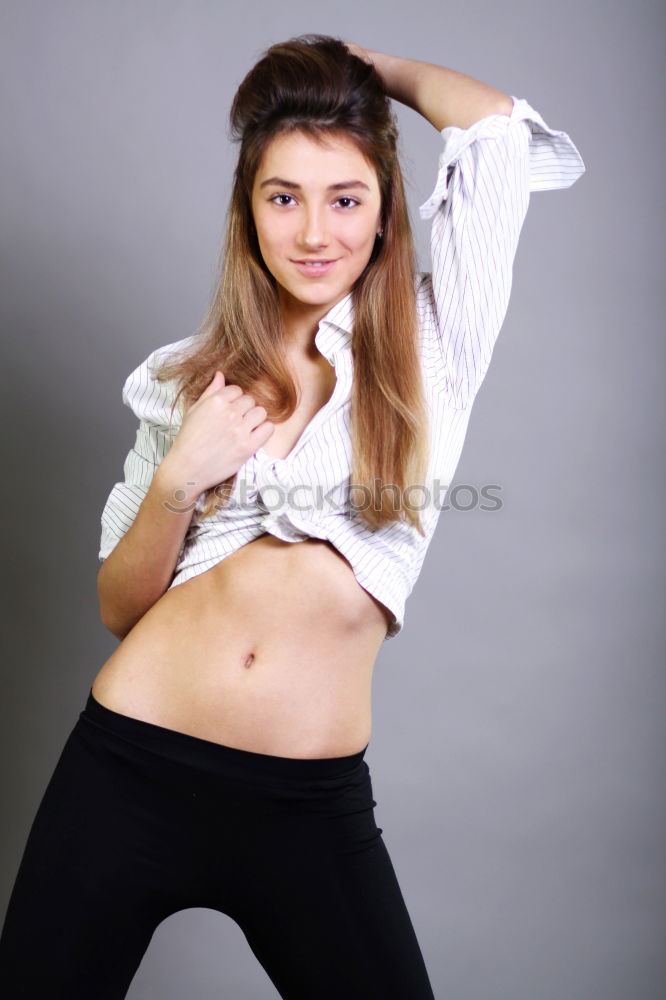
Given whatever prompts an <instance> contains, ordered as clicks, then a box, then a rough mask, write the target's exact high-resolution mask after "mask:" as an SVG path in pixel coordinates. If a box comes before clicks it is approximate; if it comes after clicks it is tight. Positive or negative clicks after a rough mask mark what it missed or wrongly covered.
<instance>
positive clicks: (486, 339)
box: [99, 97, 585, 639]
mask: <svg viewBox="0 0 666 1000" xmlns="http://www.w3.org/2000/svg"><path fill="white" fill-rule="evenodd" d="M513 102H514V104H513V110H512V113H511V115H510V116H509V115H498V114H494V115H490V116H488V117H486V118H483V119H481V120H480V121H478V122H476V123H475V124H474V125H472V126H471V127H470V128H468V129H460V128H458V127H456V126H450V127H447V128H444V129H442V130H441V136H442V140H443V149H442V152H441V153H440V157H439V169H438V173H437V181H436V184H435V188H434V190H433V192H432V194H431V196H430V198H428V200H427V201H426V202H425V203H424V204H423V205H421V206H420V209H419V211H420V215H421V218H422V219H429V218H432V220H433V221H432V229H431V238H430V248H431V260H432V273H430V272H427V273H426V272H421V273H419V275H418V278H417V309H418V318H419V324H418V329H419V348H420V356H421V359H422V369H423V378H424V386H425V392H426V399H427V402H428V407H429V414H430V421H431V442H430V443H431V447H430V460H429V469H428V476H427V478H426V480H425V490H423V489H420V490H417V489H415V490H414V491H413V495H412V493H410V495H409V500H410V502H411V503H412V504H416V505H417V506H418V509H419V511H420V514H421V519H422V523H423V526H424V530H425V537H422V536H421V535H419V533H418V532H417V531H416V529H415V528H414V527H412V526H411V525H408V524H406V523H404V522H394V523H392V524H390V525H388V526H386V527H383V528H381V529H379V530H378V531H374V532H373V531H371V530H369V529H368V528H366V527H365V526H364V524H363V523H362V522H361V520H360V515H359V514H358V513H357V512H355V511H353V510H352V509H351V507H350V504H349V484H350V481H351V479H350V476H351V438H350V405H351V386H352V377H353V363H352V354H351V338H352V329H353V317H354V309H353V302H352V294H351V292H350V293H349V294H348V295H347V296H346V297H345V298H343V299H342V300H340V301H339V302H338V303H336V305H334V306H333V308H332V309H330V310H329V312H328V313H327V314H326V316H325V317H324V318H323V319H322V320H321V321H320V323H319V328H318V330H317V333H316V335H315V343H316V345H317V347H318V349H319V351H320V352H321V353H322V354H323V355H324V356H325V357H326V358H327V359H328V361H329V362H330V364H331V365H333V366H334V368H335V373H336V376H337V381H336V384H335V388H334V391H333V394H332V396H331V398H330V399H329V400H328V402H327V403H326V404H325V405H324V406H323V407H322V408H321V409H320V410H319V411H318V412H317V413H316V414H315V416H314V417H313V419H312V420H311V421H310V423H309V424H308V425H307V426H306V428H305V429H304V431H303V433H302V434H301V436H300V438H299V439H298V441H297V442H296V444H295V445H294V447H293V448H292V450H291V451H290V452H289V454H288V455H287V457H286V458H282V459H275V458H271V457H270V456H269V455H267V454H266V452H265V451H264V449H263V448H259V449H258V450H257V452H256V453H255V454H254V455H251V456H250V458H249V459H248V460H247V462H246V463H245V464H244V465H243V466H241V468H240V469H239V470H238V474H237V477H236V485H235V489H234V492H233V494H232V496H231V502H230V505H229V506H228V507H226V508H222V507H220V509H219V510H218V511H216V512H215V513H214V514H213V515H212V516H211V517H208V518H205V519H204V520H203V521H200V520H199V519H198V512H199V510H200V508H201V504H202V500H203V497H200V498H199V500H198V501H197V504H196V509H195V510H194V513H193V516H192V521H191V524H190V527H189V530H188V533H187V535H186V536H185V539H184V541H183V545H182V547H181V550H180V553H179V557H178V561H177V563H176V568H175V574H174V577H173V580H172V582H171V584H170V587H175V586H177V585H178V584H180V583H183V582H184V581H185V580H189V579H190V578H191V577H194V576H196V575H197V574H199V573H203V572H205V571H206V570H207V569H210V568H211V567H212V566H214V565H215V564H216V563H218V562H219V561H220V560H222V559H224V558H225V557H226V556H228V555H230V554H231V553H232V552H234V551H235V550H236V549H238V548H240V547H241V546H242V545H245V544H246V543H248V542H250V541H252V540H253V539H255V538H257V537H258V536H259V535H261V534H263V533H264V532H270V533H271V534H273V535H275V536H277V537H278V538H281V539H283V540H284V541H287V542H298V541H302V540H303V539H305V538H308V537H311V538H322V539H328V540H329V541H330V542H331V544H333V545H334V546H335V548H336V549H337V550H338V551H339V552H340V553H341V554H342V555H343V556H344V557H345V558H346V559H347V560H348V562H349V563H350V565H351V567H352V569H353V571H354V574H355V577H356V579H357V581H358V583H359V584H360V585H361V586H362V587H363V588H364V589H366V590H367V591H368V592H369V593H370V594H372V595H373V596H374V597H375V598H376V599H377V600H379V601H381V603H382V604H384V605H385V606H386V607H387V608H388V609H389V611H390V612H391V613H392V615H393V620H392V622H391V624H390V625H389V627H388V629H387V633H386V636H385V638H386V639H388V638H391V637H393V636H395V635H397V634H398V632H400V630H401V629H402V626H403V623H404V609H405V602H406V599H407V597H408V596H409V594H410V593H411V590H412V588H413V586H414V584H415V582H416V580H417V578H418V575H419V573H420V570H421V566H422V564H423V559H424V557H425V553H426V550H427V548H428V545H429V544H430V541H431V540H432V536H433V534H434V531H435V527H436V524H437V520H438V518H439V514H440V513H441V508H442V505H443V504H444V501H445V498H446V491H447V489H448V486H449V485H450V484H451V482H452V480H453V475H454V473H455V470H456V467H457V465H458V461H459V458H460V454H461V451H462V446H463V442H464V440H465V435H466V432H467V426H468V422H469V417H470V411H471V408H472V405H473V402H474V399H475V397H476V393H477V392H478V390H479V387H480V385H481V383H482V381H483V379H484V377H485V375H486V371H487V369H488V365H489V363H490V359H491V355H492V352H493V348H494V345H495V341H496V339H497V335H498V333H499V331H500V328H501V326H502V323H503V321H504V317H505V315H506V311H507V307H508V302H509V294H510V291H511V280H512V267H513V260H514V256H515V253H516V248H517V244H518V238H519V234H520V231H521V227H522V224H523V220H524V218H525V214H526V212H527V207H528V203H529V195H530V192H532V191H548V190H554V189H557V188H567V187H570V186H571V185H572V184H573V183H574V181H576V180H577V179H578V178H579V177H580V176H581V174H583V173H584V171H585V165H584V163H583V161H582V159H581V156H580V154H579V152H578V150H577V149H576V147H575V146H574V144H573V143H572V141H571V139H570V138H569V136H568V135H567V134H566V133H565V132H560V131H555V130H553V129H551V128H549V127H548V126H547V125H546V123H545V122H544V120H543V119H542V117H541V116H540V115H539V113H538V112H537V111H535V110H534V108H532V107H531V106H530V105H529V104H528V103H527V101H525V100H524V99H522V98H520V99H519V98H516V97H514V98H513ZM194 336H195V335H192V336H190V337H185V338H183V339H182V340H178V341H175V342H174V343H172V344H167V345H166V346H164V347H158V348H156V349H155V350H154V351H152V353H151V354H150V355H149V356H148V357H147V358H146V359H145V360H144V361H143V362H141V364H140V365H139V366H138V367H137V368H136V369H135V370H134V371H133V372H131V373H130V375H129V376H128V377H127V379H126V381H125V384H124V386H123V391H122V400H123V403H124V404H125V405H126V406H128V407H130V408H131V410H132V411H133V412H134V414H135V415H136V416H137V417H138V418H139V427H138V430H137V434H136V441H135V444H134V447H133V448H132V449H131V450H130V452H129V454H128V455H127V458H126V459H125V463H124V469H123V472H124V481H123V482H120V483H116V484H115V485H114V487H113V489H112V490H111V493H110V495H109V497H108V499H107V501H106V504H105V506H104V509H103V511H102V515H101V525H102V535H101V544H100V550H99V559H100V560H104V559H105V558H106V557H107V556H108V555H109V553H110V552H111V551H112V550H113V548H114V546H115V545H116V544H117V542H118V541H119V540H120V538H121V537H122V536H123V535H124V533H125V532H126V531H127V530H128V528H129V527H130V525H131V524H132V522H133V520H134V518H135V517H136V514H137V511H138V509H139V507H140V505H141V502H142V500H143V498H144V497H145V495H146V493H147V491H148V487H149V485H150V482H151V479H152V477H153V473H154V471H155V469H156V468H157V466H158V465H159V463H160V462H161V460H162V459H163V458H164V455H165V454H166V452H167V451H168V449H169V446H170V445H169V435H168V425H169V415H170V410H171V405H172V402H173V398H174V395H175V392H174V388H175V387H174V385H173V384H172V383H158V382H155V381H154V380H153V379H152V377H151V372H150V364H151V363H152V362H153V361H154V360H157V359H158V358H160V357H162V356H163V355H164V354H165V353H169V352H170V351H171V350H177V351H180V350H181V349H186V348H187V347H188V346H189V345H190V344H192V343H193V341H194ZM181 418H182V412H180V413H179V410H178V409H176V410H175V412H174V426H173V433H174V436H175V434H176V433H177V431H178V427H179V426H180V424H179V423H178V421H179V419H181Z"/></svg>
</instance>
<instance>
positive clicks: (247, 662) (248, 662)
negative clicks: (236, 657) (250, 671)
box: [243, 653, 254, 669]
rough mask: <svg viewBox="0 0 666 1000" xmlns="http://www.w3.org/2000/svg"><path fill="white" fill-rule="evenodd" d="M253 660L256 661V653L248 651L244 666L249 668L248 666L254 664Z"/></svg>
mask: <svg viewBox="0 0 666 1000" xmlns="http://www.w3.org/2000/svg"><path fill="white" fill-rule="evenodd" d="M253 662H254V653H248V654H247V656H246V657H245V661H244V663H243V666H244V667H245V668H246V669H247V668H248V667H251V666H252V664H253Z"/></svg>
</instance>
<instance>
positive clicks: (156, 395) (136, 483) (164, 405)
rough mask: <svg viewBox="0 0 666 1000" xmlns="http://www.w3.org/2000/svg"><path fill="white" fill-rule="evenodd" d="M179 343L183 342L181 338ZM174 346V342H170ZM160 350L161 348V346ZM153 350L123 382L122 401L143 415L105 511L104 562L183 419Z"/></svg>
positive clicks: (101, 551) (128, 523)
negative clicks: (157, 370) (155, 371)
mask: <svg viewBox="0 0 666 1000" xmlns="http://www.w3.org/2000/svg"><path fill="white" fill-rule="evenodd" d="M177 343H181V342H180V341H179V342H177ZM167 346H172V345H167ZM158 350H159V349H158ZM157 353H158V351H153V352H152V353H151V354H150V355H149V356H148V357H147V358H146V359H145V360H144V361H142V362H141V364H140V365H139V366H138V367H137V368H135V369H134V371H133V372H131V373H130V374H129V375H128V377H127V379H126V380H125V384H124V385H123V391H122V401H123V403H124V404H125V406H128V407H129V408H130V409H131V410H132V412H133V413H134V415H135V416H136V417H138V418H139V426H138V429H137V432H136V439H135V441H134V446H133V447H132V448H131V449H130V451H129V453H128V454H127V457H126V458H125V461H124V464H123V481H122V482H118V483H115V484H114V486H113V488H112V490H111V492H110V494H109V496H108V498H107V501H106V503H105V505H104V508H103V510H102V515H101V528H102V533H101V539H100V548H99V556H98V557H99V560H100V562H104V560H105V559H106V558H107V556H108V555H110V553H111V552H112V551H113V549H114V548H115V547H116V545H117V544H118V542H119V541H120V539H121V538H122V537H123V535H124V534H125V533H126V532H127V530H128V529H129V528H130V526H131V525H132V523H133V521H134V519H135V518H136V515H137V513H138V511H139V508H140V506H141V504H142V502H143V500H144V498H145V496H146V494H147V492H148V488H149V486H150V484H151V482H152V479H153V476H154V474H155V470H156V469H157V467H158V466H159V464H160V463H161V461H162V459H163V458H164V456H165V455H166V454H167V452H168V451H169V449H170V447H171V445H172V444H173V441H174V440H175V437H176V435H177V433H178V430H179V428H180V423H181V410H180V408H179V407H176V408H174V410H173V417H172V423H171V428H170V427H169V422H170V419H171V407H172V404H173V399H174V391H173V390H174V387H173V384H172V383H170V382H164V383H160V382H157V381H155V380H154V379H153V377H152V372H151V365H152V364H153V363H154V362H155V360H156V356H157Z"/></svg>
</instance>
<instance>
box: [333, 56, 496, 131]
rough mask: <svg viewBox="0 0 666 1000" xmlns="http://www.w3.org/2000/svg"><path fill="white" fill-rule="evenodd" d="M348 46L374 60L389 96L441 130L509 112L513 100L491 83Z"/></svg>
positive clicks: (413, 61)
mask: <svg viewBox="0 0 666 1000" xmlns="http://www.w3.org/2000/svg"><path fill="white" fill-rule="evenodd" d="M345 45H346V46H347V48H348V49H349V50H350V51H351V52H353V53H354V55H356V56H359V58H361V59H365V61H366V62H371V63H373V65H374V67H375V69H376V70H377V72H378V73H379V75H380V76H381V78H382V80H383V81H384V86H385V87H386V91H387V93H388V95H389V97H392V98H393V99H394V100H396V101H399V102H400V103H401V104H406V105H407V107H409V108H412V110H413V111H418V113H419V114H421V115H423V117H424V118H427V120H428V121H429V122H430V123H431V125H434V127H435V128H436V129H437V130H438V131H441V130H442V129H443V128H448V126H449V125H457V127H458V128H462V129H466V128H469V127H470V126H471V125H474V123H475V122H477V121H480V119H482V118H486V117H487V116H488V115H510V114H511V110H512V107H513V101H512V99H511V97H510V96H509V95H508V94H505V93H504V92H503V91H501V90H497V88H496V87H491V86H490V84H487V83H482V82H481V81H480V80H475V79H474V77H472V76H467V75H466V74H465V73H458V72H457V71H456V70H453V69H446V68H445V67H444V66H436V65H435V64H434V63H427V62H420V61H419V60H418V59H403V58H401V57H400V56H391V55H386V54H385V53H384V52H374V51H373V50H372V49H364V48H362V47H361V46H359V45H354V44H353V43H350V42H345Z"/></svg>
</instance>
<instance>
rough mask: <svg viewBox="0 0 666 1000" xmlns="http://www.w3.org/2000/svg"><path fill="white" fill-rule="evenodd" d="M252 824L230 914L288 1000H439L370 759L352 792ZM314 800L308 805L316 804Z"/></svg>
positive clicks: (318, 800)
mask: <svg viewBox="0 0 666 1000" xmlns="http://www.w3.org/2000/svg"><path fill="white" fill-rule="evenodd" d="M312 802H314V803H318V804H319V806H320V808H319V809H318V810H316V811H313V812H310V811H309V808H308V805H307V804H305V803H304V804H303V806H302V808H299V807H295V808H294V809H293V810H292V812H291V813H290V815H289V816H284V817H283V818H282V819H281V820H277V819H276V817H275V816H273V817H272V818H271V819H267V820H266V821H265V823H263V824H259V825H258V826H257V828H256V829H255V830H254V831H248V837H247V841H246V850H245V851H244V852H243V853H241V855H240V857H239V858H238V864H237V871H239V872H244V873H245V885H246V894H245V899H244V903H243V905H242V907H240V908H239V909H238V911H236V912H232V913H231V916H232V917H233V918H234V919H235V920H236V922H237V923H238V924H239V926H240V927H241V929H242V931H243V932H244V934H245V936H246V938H247V941H248V943H249V945H250V947H251V949H252V951H253V952H254V954H255V956H256V957H257V959H258V960H259V962H260V963H261V964H262V966H263V967H264V969H265V970H266V972H267V974H268V975H269V977H270V979H271V980H272V982H273V983H274V985H275V986H276V988H277V989H278V991H279V993H280V996H282V997H284V998H286V1000H314V998H316V1000H333V998H335V1000H341V998H343V997H344V998H345V1000H357V998H358V1000H361V998H363V1000H368V998H369V997H381V998H382V1000H434V994H433V991H432V987H431V984H430V981H429V978H428V973H427V971H426V966H425V963H424V959H423V955H422V952H421V949H420V946H419V944H418V940H417V937H416V934H415V931H414V927H413V924H412V921H411V918H410V915H409V912H408V910H407V906H406V904H405V900H404V898H403V894H402V891H401V888H400V885H399V883H398V879H397V876H396V872H395V870H394V867H393V864H392V861H391V858H390V855H389V852H388V850H387V847H386V845H385V843H384V839H383V837H382V832H383V831H382V829H381V828H379V827H378V826H377V824H376V822H375V816H374V806H375V805H376V802H375V801H374V799H373V797H372V785H371V781H370V775H369V769H368V765H367V763H365V762H364V763H363V765H362V772H361V773H359V775H357V777H356V780H354V781H353V782H352V784H351V785H350V788H349V790H348V792H347V793H343V794H342V795H339V794H338V795H336V796H334V797H333V798H331V800H330V801H328V802H327V801H326V796H325V795H324V796H323V797H320V798H318V797H317V796H315V798H314V799H313V800H312ZM312 802H311V805H312Z"/></svg>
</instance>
